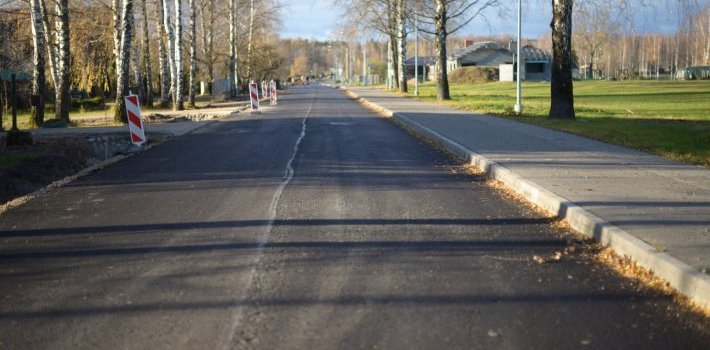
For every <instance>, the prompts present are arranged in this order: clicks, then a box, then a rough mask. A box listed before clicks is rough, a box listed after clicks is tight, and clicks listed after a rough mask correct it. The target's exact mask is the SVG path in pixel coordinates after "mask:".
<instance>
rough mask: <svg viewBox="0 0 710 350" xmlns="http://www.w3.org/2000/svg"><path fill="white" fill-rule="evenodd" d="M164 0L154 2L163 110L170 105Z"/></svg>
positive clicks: (161, 105)
mask: <svg viewBox="0 0 710 350" xmlns="http://www.w3.org/2000/svg"><path fill="white" fill-rule="evenodd" d="M163 2H164V0H160V1H156V3H155V7H156V12H157V13H158V16H157V17H156V19H157V23H156V27H157V28H158V55H159V56H158V64H159V65H160V107H162V108H165V107H168V105H170V84H171V82H170V81H171V80H170V77H171V76H170V63H169V61H170V59H169V58H168V52H169V51H168V48H167V47H166V45H167V43H166V42H167V40H168V38H167V34H166V31H165V8H164V7H163Z"/></svg>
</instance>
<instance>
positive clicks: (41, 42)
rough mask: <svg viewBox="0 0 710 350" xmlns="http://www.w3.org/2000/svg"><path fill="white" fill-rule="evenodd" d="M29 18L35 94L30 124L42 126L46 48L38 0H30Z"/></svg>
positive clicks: (33, 92)
mask: <svg viewBox="0 0 710 350" xmlns="http://www.w3.org/2000/svg"><path fill="white" fill-rule="evenodd" d="M30 18H31V20H32V44H33V46H34V51H33V55H32V63H33V65H32V66H33V69H32V95H34V96H36V97H35V102H36V103H34V104H35V106H32V114H31V116H30V124H32V125H33V126H42V124H43V123H44V89H45V87H46V84H47V83H46V78H45V71H44V65H45V50H46V48H45V36H44V28H43V26H42V10H41V7H40V0H30Z"/></svg>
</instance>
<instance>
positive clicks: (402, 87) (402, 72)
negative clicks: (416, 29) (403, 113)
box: [397, 0, 407, 92]
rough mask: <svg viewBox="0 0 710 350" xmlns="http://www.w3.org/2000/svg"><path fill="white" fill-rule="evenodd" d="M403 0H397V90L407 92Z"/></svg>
mask: <svg viewBox="0 0 710 350" xmlns="http://www.w3.org/2000/svg"><path fill="white" fill-rule="evenodd" d="M404 16H405V9H404V0H397V33H398V35H397V41H398V43H399V55H398V58H399V64H398V67H399V92H407V71H406V61H407V31H406V28H405V22H404V21H405V17H404Z"/></svg>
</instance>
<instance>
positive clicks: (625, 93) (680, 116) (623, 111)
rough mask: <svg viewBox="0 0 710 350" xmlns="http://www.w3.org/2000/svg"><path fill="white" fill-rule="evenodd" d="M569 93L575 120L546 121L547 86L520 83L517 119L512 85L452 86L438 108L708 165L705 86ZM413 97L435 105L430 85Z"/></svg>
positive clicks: (607, 84) (618, 85) (708, 93)
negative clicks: (490, 116) (520, 105)
mask: <svg viewBox="0 0 710 350" xmlns="http://www.w3.org/2000/svg"><path fill="white" fill-rule="evenodd" d="M410 90H413V89H410ZM574 91H575V111H576V114H577V119H576V120H550V119H548V118H547V114H548V112H549V108H550V85H549V83H533V82H530V83H524V84H523V106H524V108H523V114H522V115H521V116H516V115H514V114H513V113H512V106H513V105H514V104H515V84H514V83H498V82H495V83H480V84H452V85H451V96H452V99H451V100H450V101H443V102H441V103H443V104H445V105H448V106H451V107H454V108H458V109H463V110H468V111H472V112H477V113H485V114H493V115H497V116H500V117H503V118H508V119H512V120H515V121H518V122H523V123H528V124H534V125H538V126H541V127H545V128H549V129H555V130H560V131H564V132H568V133H572V134H576V135H580V136H585V137H589V138H592V139H596V140H600V141H604V142H609V143H613V144H617V145H621V146H624V147H629V148H634V149H638V150H642V151H645V152H649V153H653V154H657V155H660V156H663V157H666V158H670V159H675V160H680V161H683V162H687V163H691V164H699V165H703V166H705V167H709V166H710V81H682V82H681V81H578V82H575V87H574ZM407 96H410V97H413V94H412V93H410V94H408V95H407ZM419 98H420V99H422V100H425V101H436V85H435V84H424V85H422V86H421V87H420V96H419Z"/></svg>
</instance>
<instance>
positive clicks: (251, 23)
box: [247, 0, 254, 82]
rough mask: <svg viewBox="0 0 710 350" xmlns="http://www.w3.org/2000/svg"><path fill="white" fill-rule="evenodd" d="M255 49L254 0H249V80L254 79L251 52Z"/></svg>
mask: <svg viewBox="0 0 710 350" xmlns="http://www.w3.org/2000/svg"><path fill="white" fill-rule="evenodd" d="M253 49H254V0H249V41H248V44H247V81H249V82H251V81H252V78H253V77H252V76H251V74H252V66H251V65H252V61H251V56H252V55H251V53H252V50H253Z"/></svg>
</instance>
